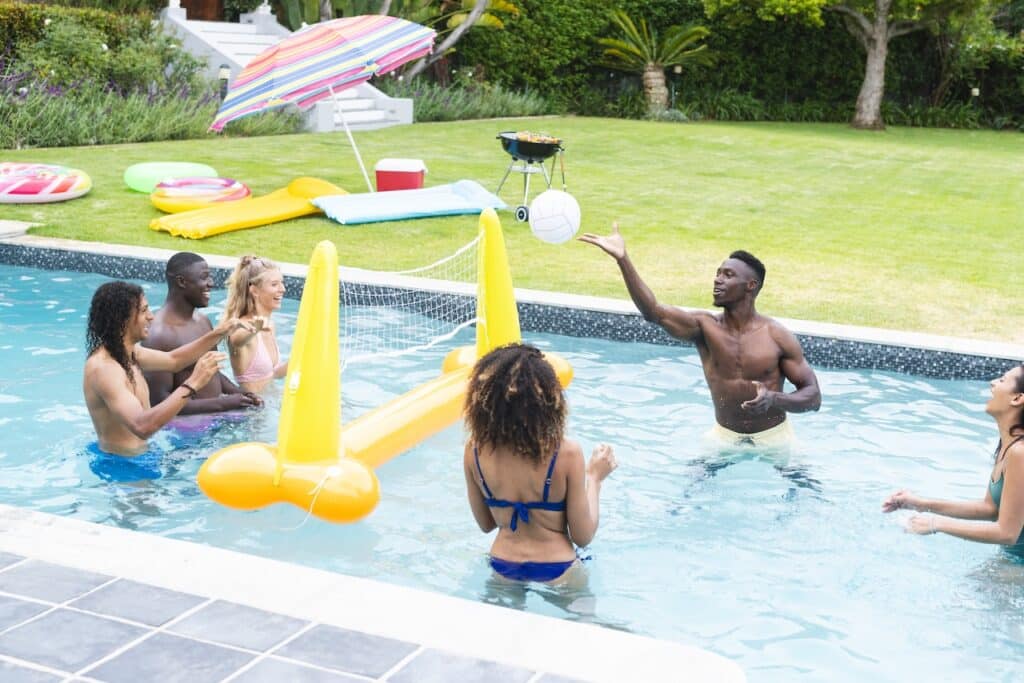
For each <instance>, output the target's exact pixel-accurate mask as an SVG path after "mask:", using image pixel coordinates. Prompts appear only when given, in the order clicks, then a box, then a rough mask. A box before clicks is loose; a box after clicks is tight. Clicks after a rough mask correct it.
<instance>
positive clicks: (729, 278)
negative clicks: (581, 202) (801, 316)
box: [579, 223, 821, 446]
mask: <svg viewBox="0 0 1024 683" xmlns="http://www.w3.org/2000/svg"><path fill="white" fill-rule="evenodd" d="M579 239H580V241H582V242H586V243H588V244H594V245H596V246H598V247H600V248H601V249H603V250H604V251H605V252H606V253H608V254H609V255H610V256H612V258H614V259H615V260H616V262H617V263H618V264H619V269H620V270H621V271H622V277H623V279H624V280H625V282H626V288H627V289H628V290H629V295H630V297H632V299H633V303H634V304H636V307H637V308H638V309H640V313H642V314H643V316H644V319H645V320H649V321H651V322H655V323H657V324H659V325H661V327H663V328H664V329H665V331H667V332H668V333H669V334H671V335H672V336H673V337H676V338H678V339H683V340H686V341H689V342H693V344H694V345H695V346H696V347H697V352H698V353H699V354H700V359H701V364H702V365H703V366H704V377H705V379H706V380H707V383H708V389H710V390H711V399H712V401H713V403H714V406H715V420H716V421H717V423H718V424H717V427H716V428H715V430H714V433H715V435H716V436H717V437H719V439H720V440H722V441H723V442H724V443H726V444H730V445H739V444H753V445H758V446H760V445H768V446H770V445H782V444H783V443H785V442H786V441H788V439H789V430H790V428H789V423H788V421H787V420H786V413H787V412H790V413H801V412H805V411H809V410H817V409H818V408H819V407H820V406H821V392H820V391H819V389H818V379H817V377H815V375H814V371H813V370H812V369H811V366H810V365H808V364H807V361H806V360H805V359H804V354H803V349H801V348H800V342H799V341H797V338H796V337H795V336H794V335H793V333H792V332H790V331H789V330H787V329H786V328H785V327H783V326H782V325H781V324H779V323H778V322H776V321H775V320H772V319H771V318H768V317H765V316H763V315H761V314H760V313H758V312H757V310H755V307H754V300H755V299H756V298H757V294H758V292H760V291H761V286H762V285H763V284H764V275H765V269H764V265H763V264H762V263H761V262H760V261H759V260H758V259H756V258H755V257H754V256H753V255H751V254H749V253H747V252H745V251H736V252H733V253H732V254H730V255H729V258H727V259H726V260H725V261H723V262H722V265H721V266H719V268H718V272H717V273H716V274H715V280H714V285H713V289H712V294H713V296H714V304H715V306H719V307H721V308H722V313H719V314H711V313H708V312H705V311H685V310H683V309H681V308H677V307H675V306H669V305H666V304H662V303H659V302H658V300H657V299H656V298H655V296H654V293H653V292H651V290H650V288H648V287H647V285H646V284H644V282H643V280H641V279H640V275H639V274H638V273H637V271H636V268H635V267H634V266H633V263H632V261H630V259H629V256H628V255H627V254H626V242H625V240H624V239H623V238H622V235H621V234H619V226H618V223H614V224H613V225H612V232H611V234H610V235H607V236H598V235H594V234H591V233H586V234H584V235H583V236H582V237H580V238H579ZM787 379H788V380H789V381H790V382H791V383H792V384H793V386H794V387H796V390H795V391H793V392H790V393H785V392H783V390H782V389H783V382H784V380H787Z"/></svg>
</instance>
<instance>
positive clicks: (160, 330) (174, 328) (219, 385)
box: [142, 251, 263, 415]
mask: <svg viewBox="0 0 1024 683" xmlns="http://www.w3.org/2000/svg"><path fill="white" fill-rule="evenodd" d="M165 275H166V278H167V297H166V298H165V299H164V305H163V306H161V307H160V310H159V311H157V312H156V314H155V315H154V317H153V322H152V323H151V324H150V326H149V336H147V337H146V339H144V340H143V341H142V345H143V346H145V347H146V348H150V349H156V350H158V351H173V350H174V349H176V348H178V347H180V346H184V345H185V344H188V343H189V342H191V341H195V340H196V339H199V338H200V337H202V336H203V335H204V334H206V333H207V332H209V331H210V330H212V329H213V325H211V324H210V319H209V318H207V317H206V316H205V315H204V314H203V313H200V312H198V311H197V310H196V309H199V308H206V307H207V306H209V305H210V292H211V291H212V290H213V278H212V277H211V276H210V266H209V265H208V264H207V263H206V260H205V259H203V257H202V256H200V255H199V254H193V253H192V252H190V251H181V252H178V253H177V254H175V255H174V256H172V257H171V258H170V259H168V260H167V267H166V270H165ZM191 371H192V368H191V367H186V368H184V369H183V370H181V371H179V372H167V371H164V370H152V371H147V372H146V373H145V377H146V384H147V385H149V395H150V398H151V399H152V400H153V401H156V402H157V403H159V402H160V401H163V400H164V399H165V398H167V397H168V396H170V395H171V394H172V393H174V391H175V390H176V389H177V388H178V387H179V386H181V383H182V382H184V381H186V380H187V379H188V377H189V373H190V372H191ZM197 390H198V394H197V395H196V397H195V398H194V399H192V400H191V401H188V402H187V403H186V404H185V406H184V407H183V408H182V409H181V414H182V415H195V414H199V413H220V412H223V411H227V410H236V409H238V408H249V407H251V406H261V405H263V399H261V398H260V397H259V396H257V395H256V394H253V393H252V392H248V391H242V389H240V388H239V386H238V385H237V384H235V383H234V382H232V381H231V380H230V379H228V378H227V377H225V376H224V374H223V373H220V372H218V373H217V374H216V375H214V376H213V378H212V379H211V380H210V381H209V382H207V384H206V386H205V387H202V388H199V387H197Z"/></svg>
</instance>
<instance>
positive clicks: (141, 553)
mask: <svg viewBox="0 0 1024 683" xmlns="http://www.w3.org/2000/svg"><path fill="white" fill-rule="evenodd" d="M325 552H329V549H327V550H325ZM60 680H63V681H109V682H111V683H122V682H123V683H129V682H130V683H136V682H139V681H145V682H149V681H154V682H159V683H164V682H176V681H181V682H183V683H206V682H211V683H213V682H215V681H245V682H247V683H254V682H261V683H262V682H266V683H270V682H274V683H290V682H292V681H296V682H302V683H307V682H308V683H321V682H322V683H330V682H338V683H341V682H353V681H392V682H395V683H420V682H423V683H435V682H436V683H442V682H444V683H447V682H452V683H477V682H480V683H483V682H485V681H487V682H491V683H513V682H516V683H557V682H563V683H564V682H566V681H609V682H615V683H620V682H627V681H630V682H631V681H673V680H687V681H695V682H698V681H719V682H721V683H740V682H742V681H744V680H745V679H744V675H743V672H742V671H741V670H740V668H739V667H738V666H737V665H735V664H733V663H731V662H729V661H728V660H726V659H724V658H722V657H719V656H717V655H714V654H711V653H709V652H706V651H703V650H700V649H698V648H695V647H689V646H685V645H682V644H678V643H671V642H668V641H661V640H655V639H652V638H645V637H641V636H637V635H633V634H629V633H624V632H620V631H615V630H612V629H607V628H603V627H600V626H595V625H590V624H580V623H572V622H568V621H564V620H561V619H553V618H549V617H542V616H538V615H534V614H528V613H525V612H519V611H516V610H510V609H507V608H504V607H497V606H494V605H486V604H483V603H478V602H473V601H469V600H462V599H457V598H451V597H448V596H444V595H438V594H435V593H430V592H426V591H419V590H414V589H410V588H402V587H398V586H392V585H389V584H385V583H381V582H377V581H370V580H366V579H359V578H355V577H349V576H344V575H341V574H335V573H332V572H327V571H321V570H318V569H311V568H309V567H301V566H298V565H292V564H288V563H286V562H278V561H275V560H269V559H266V558H261V557H256V556H252V555H245V554H242V553H238V552H234V551H228V550H222V549H219V548H210V547H206V546H202V545H198V544H194V543H188V542H185V541H179V540H174V539H168V538H163V537H159V536H155V535H151V534H145V533H140V532H135V531H129V530H125V529H118V528H114V527H108V526H102V525H97V524H91V523H88V522H81V521H77V520H72V519H67V518H63V517H57V516H54V515H48V514H44V513H40V512H32V511H28V510H24V509H20V508H15V507H10V506H4V505H0V681H3V682H4V683H14V682H21V681H25V682H29V681H32V682H35V681H60Z"/></svg>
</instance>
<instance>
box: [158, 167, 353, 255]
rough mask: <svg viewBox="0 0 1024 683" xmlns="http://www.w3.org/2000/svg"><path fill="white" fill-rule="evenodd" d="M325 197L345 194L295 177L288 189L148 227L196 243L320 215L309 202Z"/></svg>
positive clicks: (325, 184)
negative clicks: (240, 231)
mask: <svg viewBox="0 0 1024 683" xmlns="http://www.w3.org/2000/svg"><path fill="white" fill-rule="evenodd" d="M328 194H347V193H346V192H345V190H343V189H341V188H340V187H338V186H337V185H334V184H332V183H329V182H327V181H326V180H320V179H319V178H296V179H295V180H293V181H292V182H290V183H288V187H285V188H281V189H280V190H275V191H273V192H271V193H270V194H267V195H263V196H262V197H250V198H248V199H243V200H240V201H238V202H227V203H220V204H218V205H216V206H211V207H208V208H202V209H194V210H192V211H182V212H181V213H174V214H171V215H168V216H161V217H160V218H154V219H153V220H152V221H150V222H149V227H150V228H151V229H153V230H163V231H165V232H169V233H171V234H172V235H174V236H175V237H188V238H189V239H194V240H199V239H203V238H204V237H211V236H213V235H220V234H221V233H225V232H231V231H233V230H243V229H245V228H258V227H260V226H261V225H269V224H271V223H278V222H280V221H286V220H288V219H289V218H298V217H299V216H309V215H311V214H314V213H321V211H320V209H318V208H316V207H315V206H313V204H312V203H311V202H310V201H309V200H311V199H316V198H317V197H322V196H324V195H328Z"/></svg>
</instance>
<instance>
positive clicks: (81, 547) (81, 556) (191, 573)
mask: <svg viewBox="0 0 1024 683" xmlns="http://www.w3.org/2000/svg"><path fill="white" fill-rule="evenodd" d="M0 550H2V551H5V552H10V553H14V554H17V555H20V556H23V557H26V558H30V559H35V560H41V561H44V562H51V563H54V564H60V565H64V566H68V567H73V568H76V569H81V570H85V571H92V572H97V573H100V574H106V575H110V576H115V577H119V578H125V579H129V580H133V581H137V582H141V583H146V584H150V585H155V586H159V587H161V588H166V589H168V590H175V591H180V592H184V593H190V594H194V595H200V596H203V597H208V598H214V599H221V600H227V601H230V602H234V603H238V604H242V605H246V606H249V607H255V608H257V609H262V610H266V611H269V612H274V613H278V614H285V615H288V616H292V617H295V618H300V619H305V620H308V621H312V622H316V623H321V624H326V625H330V626H335V627H339V628H344V629H350V630H353V631H359V632H363V633H369V634H373V635H378V636H382V637H387V638H395V639H398V640H402V641H406V642H411V643H414V644H417V645H420V646H425V647H428V648H434V649H437V650H441V651H443V652H447V653H450V654H455V655H460V656H466V657H472V658H475V659H485V660H490V661H495V662H500V663H504V664H508V665H511V666H516V667H521V668H529V669H531V670H533V671H536V672H538V674H554V675H558V676H567V677H571V678H574V679H579V680H587V681H609V682H614V683H619V682H621V681H623V680H650V681H656V680H667V679H669V678H672V677H674V676H676V675H678V673H679V672H681V671H685V672H686V679H687V680H692V681H695V682H699V681H718V682H721V683H734V682H735V683H741V682H744V681H746V675H745V673H744V672H743V670H742V668H741V667H740V666H739V664H737V663H736V662H733V661H731V660H729V659H728V658H726V657H724V656H722V655H719V654H715V653H713V652H711V651H709V650H706V649H704V648H700V647H698V646H695V645H687V644H684V643H680V642H676V641H672V640H666V639H659V638H653V637H649V636H642V635H637V634H633V633H627V632H623V631H619V630H616V629H610V628H605V627H602V626H598V625H594V624H585V623H579V622H574V621H569V620H566V619H559V618H555V617H549V616H544V615H539V614H534V613H530V612H525V611H518V610H513V609H509V608H506V607H499V606H496V605H490V604H486V603H483V602H477V601H472V600H467V599H464V598H457V597H452V596H449V595H444V594H442V593H438V592H433V591H427V590H421V589H416V588H409V587H405V586H398V585H393V584H389V583H385V582H382V581H377V580H374V579H366V578H360V577H353V576H349V575H346V574H342V573H338V572H331V571H327V570H323V569H315V568H312V567H307V566H305V565H299V564H293V563H290V562H285V561H282V560H274V559H269V558H265V557H261V556H258V555H249V554H245V553H242V552H238V551H234V550H227V549H224V548H217V547H211V546H206V545H203V544H200V543H194V542H191V541H185V540H179V539H173V538H167V537H164V536H159V535H156V534H151V533H146V532H141V531H133V530H128V529H122V528H119V527H112V526H106V525H102V524H97V523H93V522H86V521H83V520H78V519H73V518H68V517H62V516H58V515H53V514H49V513H45V512H38V511H34V510H28V509H25V508H20V507H16V506H11V505H6V504H0ZM157 559H158V561H155V560H157ZM268 586H273V587H274V589H273V590H267V587H268ZM536 678H537V676H534V677H533V678H531V680H535V679H536Z"/></svg>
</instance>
